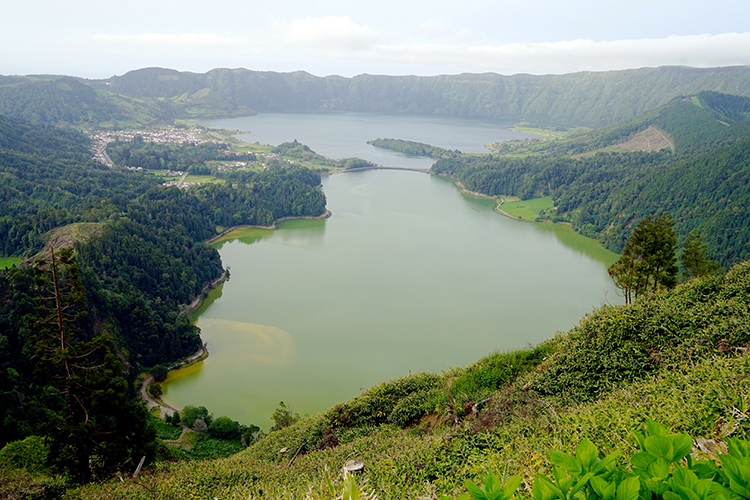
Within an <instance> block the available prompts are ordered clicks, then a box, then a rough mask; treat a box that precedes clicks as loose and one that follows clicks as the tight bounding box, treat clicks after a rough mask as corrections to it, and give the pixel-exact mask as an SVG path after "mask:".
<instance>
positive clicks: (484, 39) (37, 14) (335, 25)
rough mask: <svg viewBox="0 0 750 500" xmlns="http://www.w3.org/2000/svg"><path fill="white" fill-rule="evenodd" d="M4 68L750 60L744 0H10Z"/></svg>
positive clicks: (565, 66) (540, 65)
mask: <svg viewBox="0 0 750 500" xmlns="http://www.w3.org/2000/svg"><path fill="white" fill-rule="evenodd" d="M3 4H4V5H3V7H2V9H0V13H1V14H0V74H2V75H26V74H65V75H72V76H79V77H85V78H96V79H100V78H108V77H110V76H113V75H122V74H124V73H126V72H128V71H130V70H134V69H139V68H145V67H153V66H158V67H163V68H171V69H176V70H180V71H193V72H198V73H203V72H206V71H209V70H211V69H213V68H220V67H221V68H247V69H251V70H258V71H280V72H289V71H297V70H302V71H307V72H309V73H312V74H314V75H317V76H327V75H340V76H345V77H351V76H355V75H358V74H363V73H368V74H386V75H425V76H429V75H440V74H458V73H485V72H493V73H499V74H503V75H513V74H517V73H531V74H561V73H572V72H578V71H606V70H618V69H632V68H641V67H658V66H668V65H669V66H673V65H679V66H692V67H719V66H734V65H750V2H748V1H747V0H712V1H710V2H709V1H705V0H702V1H696V0H680V1H673V0H670V1H661V0H628V1H624V0H619V1H610V0H566V1H561V0H524V1H514V2H510V1H506V0H460V1H459V0H454V1H450V2H447V1H443V0H431V1H429V2H427V1H421V0H378V1H373V0H369V1H367V2H363V1H359V0H316V1H310V0H274V1H265V2H259V1H257V0H232V1H229V0H210V1H196V0H179V1H178V0H149V1H146V0H105V1H102V0H66V1H65V2H61V1H60V0H54V1H52V0H26V1H12V0H5V1H4V2H3Z"/></svg>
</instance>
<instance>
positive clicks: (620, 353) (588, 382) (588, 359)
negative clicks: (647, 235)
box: [531, 261, 750, 401]
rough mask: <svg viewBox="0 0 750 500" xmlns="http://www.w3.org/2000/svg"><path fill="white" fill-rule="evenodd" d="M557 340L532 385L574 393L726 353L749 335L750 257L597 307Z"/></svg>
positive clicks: (590, 395)
mask: <svg viewBox="0 0 750 500" xmlns="http://www.w3.org/2000/svg"><path fill="white" fill-rule="evenodd" d="M559 340H560V348H559V349H558V351H557V352H556V353H554V355H553V356H552V358H553V359H552V362H550V363H548V364H547V366H545V368H546V369H545V371H543V372H542V373H541V374H540V375H539V376H537V377H534V380H533V383H532V384H531V386H532V387H533V388H534V389H536V390H537V391H539V392H540V393H542V394H545V395H562V396H564V397H567V398H569V399H570V400H576V401H581V400H585V401H590V400H593V399H595V398H596V397H598V396H599V395H600V394H602V393H605V392H608V391H611V390H613V389H615V388H617V387H621V386H624V385H626V384H629V383H632V382H633V381H636V380H638V379H641V378H644V377H646V376H647V375H649V374H652V373H655V372H656V371H658V370H662V369H666V368H671V367H676V366H678V365H680V364H682V363H686V362H695V361H696V360H698V359H702V358H706V357H708V356H710V355H713V354H721V353H724V354H732V353H734V352H735V351H736V349H738V348H744V347H745V346H746V345H747V344H748V342H750V261H749V262H745V263H743V264H740V265H738V266H736V267H735V268H734V269H732V270H731V271H729V272H728V273H727V274H726V275H724V276H711V277H703V278H697V279H694V280H692V281H689V282H687V283H685V284H683V285H681V286H679V287H677V288H675V289H674V290H671V291H665V292H660V293H656V294H654V295H652V296H650V297H647V298H642V299H639V300H637V301H636V302H634V303H633V304H632V305H629V306H605V307H602V308H600V309H598V310H596V311H595V312H593V313H591V314H590V315H588V316H587V317H586V318H584V319H583V320H582V321H581V323H580V324H579V325H578V326H577V327H576V328H574V329H573V330H571V331H570V332H568V333H567V334H565V335H563V336H561V337H560V339H559Z"/></svg>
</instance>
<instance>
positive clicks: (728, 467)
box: [721, 455, 743, 484]
mask: <svg viewBox="0 0 750 500" xmlns="http://www.w3.org/2000/svg"><path fill="white" fill-rule="evenodd" d="M739 462H740V461H739V460H738V459H737V458H735V457H734V456H732V455H722V456H721V465H722V467H723V469H724V473H725V474H726V475H727V477H728V478H729V481H730V482H733V483H737V484H741V483H742V482H743V481H742V474H741V473H740V463H739Z"/></svg>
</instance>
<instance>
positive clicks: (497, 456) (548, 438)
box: [80, 263, 750, 500]
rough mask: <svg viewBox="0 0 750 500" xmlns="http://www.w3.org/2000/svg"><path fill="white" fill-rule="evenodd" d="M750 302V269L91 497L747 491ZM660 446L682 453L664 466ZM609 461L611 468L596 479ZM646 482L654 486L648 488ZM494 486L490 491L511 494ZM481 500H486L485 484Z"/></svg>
mask: <svg viewBox="0 0 750 500" xmlns="http://www.w3.org/2000/svg"><path fill="white" fill-rule="evenodd" d="M748 291H750V263H745V264H742V265H741V266H738V267H736V268H734V269H733V270H731V271H730V272H729V273H727V274H726V275H723V276H708V277H702V278H697V279H695V280H692V281H690V282H688V283H685V284H683V285H680V286H678V287H676V288H675V289H673V290H663V291H660V292H657V293H655V294H651V295H649V296H646V297H642V298H640V299H639V300H637V301H635V302H634V303H633V304H632V305H629V306H607V307H604V308H602V309H600V310H598V311H595V312H594V313H592V314H591V315H589V316H588V317H586V318H584V319H583V320H582V321H581V324H580V325H579V326H578V327H576V328H574V329H573V330H571V331H569V332H567V333H564V334H560V335H558V336H557V337H555V338H553V339H551V340H550V341H548V342H545V343H544V344H542V345H540V346H538V347H536V348H530V349H526V350H522V351H517V352H513V353H495V354H493V355H491V356H488V357H487V358H484V359H482V360H480V361H478V362H477V363H475V364H474V365H472V366H469V367H466V368H459V369H455V370H451V371H450V372H446V373H444V374H442V375H433V374H415V375H412V376H410V377H406V378H404V379H397V380H393V381H389V382H384V383H382V384H379V385H378V386H376V387H373V388H371V389H369V390H367V391H365V392H363V393H362V394H361V395H360V396H358V397H357V398H354V399H352V400H350V401H348V402H346V403H344V404H342V405H338V406H336V407H334V408H331V409H330V410H329V411H328V412H326V413H324V414H320V415H315V416H312V417H307V418H305V419H302V420H300V421H299V422H297V423H293V424H292V425H290V426H288V427H283V428H281V429H280V430H277V431H274V432H271V433H270V434H269V435H268V436H267V437H265V438H263V439H261V440H260V441H258V442H257V443H255V444H253V445H252V446H250V447H249V448H248V449H247V450H245V451H243V452H240V453H238V454H236V455H233V456H231V457H229V458H226V459H222V460H213V461H208V462H203V463H200V464H197V463H194V462H193V463H172V464H164V465H162V466H161V467H160V468H158V469H157V470H155V471H154V472H153V473H152V474H149V475H146V476H143V477H141V478H139V480H138V481H125V482H124V483H123V482H120V481H119V480H117V481H115V482H112V483H109V484H104V485H92V486H89V487H87V488H85V489H83V490H81V491H80V494H81V495H82V496H83V497H84V498H120V497H124V496H127V497H129V498H153V497H175V496H177V497H179V496H191V495H192V496H194V497H198V498H213V497H218V498H223V497H231V496H233V495H234V496H238V497H248V496H253V497H257V498H278V497H280V496H281V497H284V496H286V497H294V498H297V497H304V496H305V495H306V494H308V493H310V492H311V495H312V497H313V498H327V497H328V496H330V497H334V496H335V495H339V494H340V491H339V490H338V488H343V485H344V484H347V483H341V482H339V483H338V484H339V486H338V487H337V486H335V485H334V483H330V484H329V483H328V481H327V480H326V477H328V476H327V475H330V476H332V477H331V479H332V480H336V479H340V478H337V475H338V474H337V473H336V471H337V470H339V469H340V468H341V466H342V465H343V464H344V463H345V462H346V461H347V460H351V459H352V458H354V459H357V460H361V461H362V462H363V463H364V464H365V468H364V472H363V473H360V474H361V475H360V476H356V483H357V484H355V485H351V484H350V485H349V486H350V487H355V486H356V487H357V489H358V491H359V492H360V493H361V494H364V493H375V494H377V495H378V497H380V498H404V499H407V498H408V499H413V498H416V497H425V496H427V497H432V498H437V497H439V496H440V495H449V496H451V497H454V496H456V495H460V494H462V493H465V492H466V491H467V483H465V481H466V480H469V481H472V482H474V483H478V484H482V483H481V481H482V480H483V479H484V478H486V477H487V475H488V473H490V472H493V473H495V474H497V475H498V476H499V477H501V478H502V480H501V481H500V485H501V486H505V485H506V484H508V483H509V478H510V477H512V476H518V477H519V480H520V482H518V483H515V481H513V482H512V483H511V484H515V485H516V486H519V490H518V491H516V487H515V486H514V487H513V488H511V489H510V492H511V493H512V492H516V495H517V496H519V497H529V498H531V497H533V498H535V499H539V498H540V497H539V496H538V495H540V494H541V491H540V489H541V488H542V486H544V488H547V489H546V490H544V491H547V493H545V495H547V496H543V497H541V498H557V497H556V496H555V495H554V493H550V491H551V492H554V491H555V490H554V488H552V487H550V484H552V485H554V486H555V487H557V488H559V490H560V491H561V492H563V494H565V492H568V496H562V497H559V498H572V488H573V483H571V482H570V478H575V483H576V484H579V483H580V484H579V486H580V488H579V490H581V491H585V492H586V494H587V495H589V497H587V498H600V497H601V498H608V497H607V496H606V495H605V494H604V493H606V491H609V490H611V489H612V488H614V489H615V490H616V489H617V488H620V487H622V488H623V489H624V488H625V486H621V485H622V483H623V482H625V481H629V482H628V485H629V486H627V487H628V488H630V490H629V491H630V492H631V494H632V492H633V491H636V490H637V491H638V492H642V493H643V494H644V495H645V496H640V497H639V496H634V497H633V498H649V495H647V494H646V493H645V492H648V491H652V489H654V488H657V489H659V491H658V492H656V494H658V495H662V494H663V493H664V491H668V490H669V489H670V488H673V485H676V484H680V485H683V486H684V487H686V488H692V487H693V486H694V485H695V484H696V482H695V481H693V480H692V479H690V478H692V476H691V475H690V473H687V472H682V471H679V470H681V469H685V470H690V471H691V472H692V473H693V474H696V476H697V479H698V480H705V479H709V480H710V481H713V482H716V483H717V484H719V485H720V486H723V487H725V488H730V489H733V486H732V484H731V482H730V481H729V478H730V477H731V470H730V471H727V470H726V467H727V465H726V464H727V463H728V461H730V460H731V459H728V458H725V457H723V456H722V457H719V456H718V453H725V454H726V453H727V448H726V446H727V444H728V443H731V444H730V447H732V448H730V449H736V447H737V446H744V445H743V444H741V443H740V444H738V442H737V441H731V440H729V439H728V438H732V439H733V438H740V439H748V437H750V426H749V424H748V422H750V421H749V420H748V419H747V418H746V415H747V411H748V410H747V408H748V399H747V395H748V394H749V393H750V392H749V389H750V385H749V384H750V378H748V377H747V374H748V373H750V361H749V360H748V358H747V356H745V355H744V354H743V347H744V346H745V345H746V344H747V342H748V341H749V340H750V323H749V322H748V321H749V320H748V318H750V315H748V310H747V308H748V306H749V305H750V299H749V298H748V297H750V294H748ZM402 415H403V416H405V417H403V418H402V417H401V416H402ZM649 420H656V421H658V422H661V423H663V424H664V426H665V427H664V428H662V427H661V426H659V425H657V424H654V423H650V422H649ZM673 433H676V434H673ZM680 433H689V434H691V435H693V436H695V437H696V440H695V441H694V442H693V441H692V440H691V439H689V438H686V437H685V436H680V435H679V434H680ZM654 436H662V438H663V439H666V440H667V441H670V442H671V441H674V443H675V444H673V445H672V446H670V445H668V444H667V445H665V446H661V445H656V444H655V442H657V441H660V440H663V439H662V438H659V437H656V438H654ZM677 443H679V446H678V445H677ZM691 444H692V445H693V447H692V449H691V446H690V445H691ZM656 447H658V448H659V449H661V450H664V453H667V450H671V451H668V453H669V454H671V455H670V456H667V455H664V456H659V453H661V452H657V451H656V449H657V448H656ZM280 450H285V452H284V453H280ZM686 450H687V451H689V452H691V456H690V459H689V460H690V461H688V462H686V461H685V459H684V458H683V457H685V456H686ZM701 450H704V451H701ZM613 453H615V455H614V456H618V455H619V458H617V460H616V461H615V460H614V459H613V458H612V457H613V455H612V454H613ZM743 453H744V452H743ZM566 454H570V455H569V456H568V457H566V456H565V455H566ZM649 454H650V455H654V457H655V458H650V457H649V456H648V455H649ZM732 455H733V456H736V453H735V452H732ZM606 457H610V458H606ZM707 458H709V459H713V460H717V463H718V461H719V460H721V461H723V463H724V469H723V470H724V475H722V474H721V473H718V472H717V471H719V470H722V469H719V468H716V466H711V462H705V461H704V462H701V460H705V459H707ZM737 458H739V459H740V460H744V458H742V457H737ZM660 459H664V460H666V461H667V463H668V464H671V465H669V466H668V467H662V468H661V469H659V470H660V471H663V472H659V473H658V474H656V473H654V470H653V468H654V467H655V466H651V463H652V462H654V460H660ZM576 460H578V461H579V462H581V464H582V465H581V468H582V471H578V468H577V466H576ZM599 460H603V461H604V463H603V465H601V466H599V467H598V468H596V471H594V469H593V468H594V467H596V466H597V464H599V463H600V462H599ZM584 463H588V464H589V466H588V467H592V469H586V467H587V466H585V465H583V464H584ZM649 466H651V469H648V467H649ZM554 467H558V468H561V469H559V470H558V471H555V469H554ZM659 467H661V465H660V466H659ZM326 469H327V470H328V471H329V472H326ZM646 469H648V471H649V474H650V475H649V477H645V475H644V474H645V472H644V470H646ZM563 471H565V472H563ZM590 471H591V472H594V473H592V474H591V475H590V476H588V477H587V478H586V479H585V480H583V476H585V475H586V473H587V472H590ZM610 471H619V472H615V473H611V474H610ZM542 476H544V478H542ZM595 476H597V477H600V479H601V480H602V481H605V482H600V480H599V479H592V478H593V477H595ZM634 477H638V478H642V480H641V479H638V481H637V483H638V486H636V481H635V480H633V479H630V478H634ZM686 477H687V478H689V479H690V481H689V484H687V485H685V483H684V480H685V478H686ZM672 478H680V479H679V480H680V481H683V482H680V483H678V482H677V481H678V479H672ZM365 479H366V482H365ZM734 481H735V482H736V479H734ZM489 482H490V484H489V485H488V484H487V483H485V484H484V487H485V491H487V490H495V489H497V486H498V483H497V482H495V481H494V480H493V479H490V480H489ZM605 483H606V484H605ZM612 484H614V486H612ZM701 484H707V483H701ZM331 488H334V490H336V491H339V492H338V493H336V494H335V495H333V494H332V490H331ZM701 488H704V486H701ZM480 489H481V488H480ZM678 490H679V488H676V489H674V491H678ZM679 491H681V490H679ZM712 491H713V490H712ZM722 491H724V490H722ZM735 491H736V490H735ZM469 492H470V493H471V494H472V495H478V493H477V492H476V491H475V490H474V489H473V488H472V487H469ZM327 495H328V496H327ZM667 496H668V495H667ZM730 497H731V496H730ZM361 498H364V496H362V497H361ZM475 498H482V497H481V496H476V497H475ZM617 498H620V496H617ZM629 498H630V497H629ZM650 498H653V497H650ZM665 498H666V496H665ZM670 498H671V497H670ZM690 498H692V497H690ZM728 498H729V497H728ZM675 500H676V499H675Z"/></svg>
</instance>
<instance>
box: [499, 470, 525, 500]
mask: <svg viewBox="0 0 750 500" xmlns="http://www.w3.org/2000/svg"><path fill="white" fill-rule="evenodd" d="M520 485H521V478H520V477H519V476H513V477H511V478H510V479H508V482H507V483H505V488H503V496H502V499H503V500H508V499H509V498H511V497H512V496H513V495H514V494H515V493H516V490H517V489H518V487H519V486H520Z"/></svg>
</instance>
